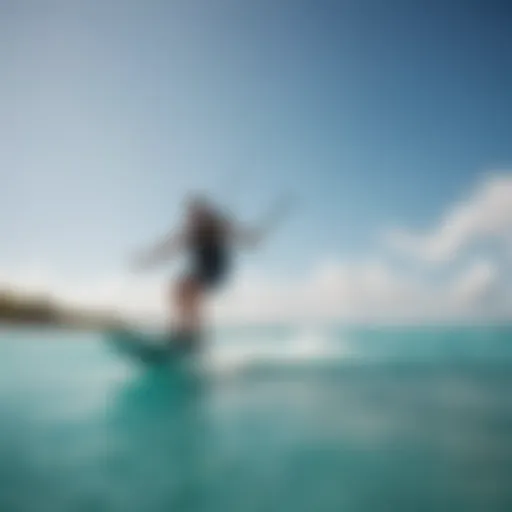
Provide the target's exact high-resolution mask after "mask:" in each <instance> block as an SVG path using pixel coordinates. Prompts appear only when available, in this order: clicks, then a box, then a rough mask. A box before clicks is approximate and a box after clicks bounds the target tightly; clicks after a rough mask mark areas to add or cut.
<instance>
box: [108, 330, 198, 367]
mask: <svg viewBox="0 0 512 512" xmlns="http://www.w3.org/2000/svg"><path fill="white" fill-rule="evenodd" d="M199 341H200V337H199V335H196V334H191V333H178V332H170V333H149V332H144V331H142V330H136V329H132V328H130V329H115V330H111V331H109V332H108V333H107V343H108V345H109V346H110V347H112V348H113V349H114V350H115V351H116V352H117V353H119V354H121V355H123V356H124V357H128V358H130V359H132V360H135V361H138V362H141V363H144V364H148V365H159V364H168V363H172V362H177V361H181V360H183V359H186V358H189V357H191V356H193V355H194V354H196V353H197V352H198V351H199Z"/></svg>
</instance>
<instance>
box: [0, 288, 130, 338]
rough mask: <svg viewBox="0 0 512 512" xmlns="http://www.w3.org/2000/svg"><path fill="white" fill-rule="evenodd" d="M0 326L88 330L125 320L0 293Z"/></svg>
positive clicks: (114, 325) (43, 298)
mask: <svg viewBox="0 0 512 512" xmlns="http://www.w3.org/2000/svg"><path fill="white" fill-rule="evenodd" d="M0 324H3V325H5V326H9V327H15V326H24V327H49V328H52V327H53V328H55V327H64V328H73V329H83V330H90V329H112V328H119V327H122V326H124V325H126V321H125V320H123V319H121V318H120V317H119V316H118V315H115V314H113V313H111V312H106V311H98V310H86V309H78V308H72V307H65V306H62V305H58V304H56V303H55V302H54V301H52V300H51V299H49V298H48V297H46V296H34V295H27V294H22V293H19V292H15V291H12V290H1V291H0Z"/></svg>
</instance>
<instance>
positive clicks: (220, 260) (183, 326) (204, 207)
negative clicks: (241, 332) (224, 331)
mask: <svg viewBox="0 0 512 512" xmlns="http://www.w3.org/2000/svg"><path fill="white" fill-rule="evenodd" d="M184 217H185V218H184V223H183V225H182V226H181V227H180V228H179V229H178V230H176V231H175V232H173V233H171V234H170V235H169V236H167V237H165V238H164V240H163V241H161V242H159V243H158V244H156V245H155V246H154V247H152V248H151V249H150V250H149V251H144V252H143V253H141V254H139V255H138V256H137V257H136V258H135V266H136V268H137V269H139V270H142V269H147V268H149V267H151V266H153V265H155V264H156V263H159V262H162V261H163V260H168V259H169V258H172V257H173V256H175V255H177V254H178V253H181V252H185V253H186V256H187V260H188V268H187V271H186V273H185V274H184V275H182V276H181V277H180V278H179V279H178V281H177V283H176V284H175V285H174V286H173V288H172V290H171V293H172V298H173V299H174V300H173V302H174V303H175V306H176V311H177V323H176V325H175V326H174V328H173V329H172V331H173V332H175V333H176V332H177V333H178V336H177V337H178V338H179V339H180V340H182V339H187V340H194V341H196V340H197V339H199V338H200V337H201V336H200V335H201V333H202V332H203V330H204V319H203V310H204V302H205V298H206V296H207V295H208V294H209V293H210V292H213V291H214V290H217V289H218V288H219V287H220V286H221V285H222V284H223V283H225V281H226V279H227V278H228V276H229V275H230V273H231V271H232V269H233V260H232V253H233V250H234V247H235V245H238V244H240V243H241V244H242V245H244V246H246V247H255V246H256V245H257V244H258V243H259V242H260V241H261V238H262V235H263V230H262V229H258V228H248V227H242V226H240V225H238V224H237V223H235V222H234V221H233V219H232V218H230V217H228V216H227V215H226V214H225V213H224V212H222V211H221V210H220V208H218V207H216V206H214V205H213V203H212V202H210V201H209V200H208V199H207V198H206V197H205V196H203V195H193V196H191V197H189V199H188V201H187V202H186V205H185V216H184Z"/></svg>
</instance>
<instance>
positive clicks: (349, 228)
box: [0, 0, 512, 279]
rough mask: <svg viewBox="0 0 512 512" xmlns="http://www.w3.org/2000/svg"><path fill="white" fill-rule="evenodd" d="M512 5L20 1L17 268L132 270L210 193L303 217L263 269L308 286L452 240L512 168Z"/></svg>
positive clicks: (10, 149) (9, 239)
mask: <svg viewBox="0 0 512 512" xmlns="http://www.w3.org/2000/svg"><path fill="white" fill-rule="evenodd" d="M511 19H512V9H511V8H510V6H508V5H507V3H506V2H498V1H487V2H482V1H470V0H467V1H458V0H452V1H450V2H441V1H437V0H433V1H428V2H426V1H422V2H420V1H412V0H411V1H398V0H392V1H389V2H379V1H377V0H374V1H370V0H364V1H352V0H339V1H315V2H313V1H310V2H306V1H299V0H294V1H291V0H283V1H280V2H275V1H267V0H261V1H258V2H248V1H245V2H235V1H232V0H217V1H193V0H187V1H147V2H139V1H123V2H121V1H116V2H113V1H101V2H100V1H94V0H93V1H87V2H86V1H71V2H63V1H49V0H47V1H44V2H36V1H19V2H14V1H12V2H2V4H1V6H0V34H2V35H1V45H0V72H1V75H2V77H3V79H2V83H1V84H0V112H1V113H2V119H3V123H2V137H1V142H0V144H1V147H2V150H1V151H0V169H1V171H0V172H1V173H2V178H3V179H2V182H3V186H2V188H1V190H0V199H1V200H0V244H1V246H2V256H1V258H2V260H3V261H1V262H0V263H2V265H3V266H5V267H7V268H9V267H10V266H13V265H16V264H19V263H20V262H32V263H37V264H38V265H42V266H45V265H48V266H50V267H52V268H54V269H58V271H59V272H60V273H61V274H62V275H67V276H70V277H73V278H77V277H80V278H84V279H87V278H89V277H93V276H95V275H98V274H105V273H109V272H116V271H117V270H118V269H119V268H121V267H122V266H123V265H124V264H125V262H126V258H127V256H128V255H129V252H130V250H131V249H132V248H136V247H138V246H139V245H140V244H141V243H142V244H143V243H144V242H147V241H152V239H153V238H154V237H155V236H158V235H159V234H161V233H162V232H163V231H165V230H166V229H167V228H168V227H169V226H172V224H173V222H174V221H175V220H176V215H177V212H178V211H179V206H180V204H179V201H180V199H181V197H182V196H183V194H184V193H186V192H187V191H189V190H190V189H195V188H201V189H205V190H207V191H212V192H213V193H214V194H215V195H216V196H217V197H218V198H219V199H221V200H226V201H227V202H228V204H231V205H233V207H235V208H236V209H237V210H238V211H239V212H240V215H241V216H242V218H243V219H246V220H251V219H254V218H257V217H258V216H259V215H261V214H262V213H264V211H265V208H266V207H267V206H268V205H269V203H271V202H272V199H273V198H274V197H276V196H278V195H279V194H280V193H282V192H288V191H291V192H293V193H294V194H295V196H296V197H297V198H298V201H299V205H300V208H299V209H298V211H297V213H296V215H295V216H294V217H293V218H291V219H290V220H289V222H287V224H286V225H285V226H283V228H282V230H281V231H280V232H279V234H278V236H276V237H275V238H274V239H272V241H271V243H269V244H268V245H267V246H266V247H265V249H264V250H263V251H262V252H261V253H259V254H258V255H253V256H250V257H249V258H248V260H249V262H250V263H251V264H252V265H254V266H256V267H257V268H258V269H259V272H262V273H265V274H268V275H274V276H276V275H290V276H298V275H300V274H301V273H303V272H305V271H306V270H307V269H309V268H310V267H311V266H312V265H314V264H315V262H316V261H318V260H320V259H322V258H324V257H331V258H332V257H337V258H342V259H350V260H358V259H360V258H362V257H366V256H365V255H368V254H372V255H375V256H379V255H380V254H381V252H382V251H383V249H382V247H381V242H380V239H379V236H378V235H379V233H380V232H381V231H382V230H384V229H386V228H388V227H389V228H393V227H395V226H404V227H407V228H408V229H411V230H426V229H434V226H435V225H436V224H437V223H438V222H439V219H440V218H441V216H442V215H443V214H444V213H445V212H446V211H449V209H450V208H451V206H452V205H453V204H455V203H456V202H457V201H460V200H461V198H462V199H464V198H465V197H466V196H468V195H469V194H470V193H471V190H473V189H474V188H475V187H477V186H478V183H480V181H481V179H482V176H483V175H484V174H485V173H486V172H488V171H494V170H495V169H498V170H501V171H503V172H506V171H507V169H509V166H510V162H511V160H512V149H511V148H512V101H511V99H510V95H511V93H510V91H511V90H512V61H511V60H510V54H511V51H512V35H511V33H510V30H509V27H510V22H511Z"/></svg>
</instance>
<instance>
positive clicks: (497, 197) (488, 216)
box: [384, 173, 512, 264]
mask: <svg viewBox="0 0 512 512" xmlns="http://www.w3.org/2000/svg"><path fill="white" fill-rule="evenodd" d="M384 238H385V240H386V242H387V243H388V244H389V245H390V246H392V247H393V248H395V249H396V250H398V251H400V252H403V253H405V254H407V255H409V256H411V257H413V258H416V259H418V260H420V261H424V262H426V263H431V264H442V263H447V262H450V261H453V260H455V259H456V258H457V257H458V256H459V255H460V254H461V253H462V252H463V251H464V250H466V249H468V248H469V247H470V246H471V245H472V244H474V243H478V242H481V241H486V240H494V241H496V240H497V241H501V242H504V243H505V244H506V245H508V246H509V247H512V245H511V243H512V175H510V174H509V173H507V174H501V175H500V174H494V175H491V176H487V178H486V179H484V180H483V181H481V182H480V183H479V184H478V185H477V186H476V187H475V188H474V190H472V192H471V194H470V195H469V197H468V198H466V199H465V200H463V201H459V202H458V203H457V204H455V205H453V206H452V207H451V208H449V209H448V210H447V211H446V212H445V214H444V215H443V217H442V218H441V221H440V222H439V224H438V225H437V226H435V227H434V228H432V229H431V230H430V231H428V232H425V233H415V232H413V231H410V230H406V229H392V230H389V231H387V232H386V233H385V236H384Z"/></svg>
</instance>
